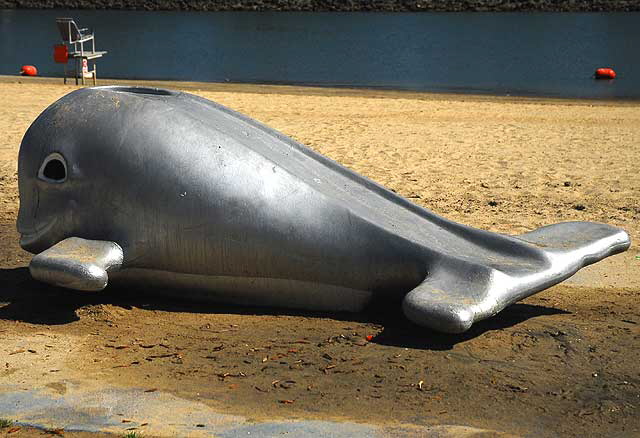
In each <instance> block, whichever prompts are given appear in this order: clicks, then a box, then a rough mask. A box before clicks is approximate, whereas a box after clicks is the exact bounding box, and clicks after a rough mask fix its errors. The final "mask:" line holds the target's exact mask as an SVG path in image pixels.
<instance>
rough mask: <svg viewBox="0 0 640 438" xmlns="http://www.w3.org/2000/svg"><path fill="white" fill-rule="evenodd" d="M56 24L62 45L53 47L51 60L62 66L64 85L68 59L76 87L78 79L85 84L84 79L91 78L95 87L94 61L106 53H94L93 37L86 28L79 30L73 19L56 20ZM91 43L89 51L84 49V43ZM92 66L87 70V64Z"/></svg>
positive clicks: (67, 71)
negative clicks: (70, 60)
mask: <svg viewBox="0 0 640 438" xmlns="http://www.w3.org/2000/svg"><path fill="white" fill-rule="evenodd" d="M56 24H57V25H58V30H59V31H60V36H61V37H62V44H56V45H55V46H53V60H54V61H55V62H57V63H60V64H64V83H65V84H66V83H67V76H68V73H69V70H67V63H68V62H69V59H73V60H74V62H75V68H74V69H73V73H74V77H75V79H76V85H78V79H81V80H82V85H84V84H85V79H91V78H93V85H96V60H97V59H98V58H101V57H102V56H104V55H105V54H106V53H107V52H106V51H96V40H95V35H94V33H93V32H91V31H90V30H89V29H88V28H84V29H81V28H79V27H78V25H77V24H76V22H75V21H74V20H73V18H56ZM89 42H91V50H89V48H87V49H85V43H87V44H88V43H89ZM90 61H91V63H92V64H93V68H92V69H89V62H90Z"/></svg>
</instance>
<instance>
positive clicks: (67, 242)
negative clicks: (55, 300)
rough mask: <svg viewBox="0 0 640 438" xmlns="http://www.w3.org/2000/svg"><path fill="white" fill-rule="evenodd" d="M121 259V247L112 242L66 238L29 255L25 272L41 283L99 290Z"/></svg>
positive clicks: (105, 283) (102, 287) (119, 264)
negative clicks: (33, 255) (30, 257)
mask: <svg viewBox="0 0 640 438" xmlns="http://www.w3.org/2000/svg"><path fill="white" fill-rule="evenodd" d="M122 261H123V252H122V248H120V246H119V245H118V244H117V243H115V242H108V241H103V240H86V239H81V238H79V237H69V238H67V239H64V240H63V241H61V242H59V243H57V244H56V245H53V246H52V247H51V248H49V249H47V250H45V251H43V252H41V253H40V254H38V255H36V256H35V257H33V259H32V260H31V263H30V264H29V271H30V272H31V275H32V276H33V278H35V279H36V280H39V281H42V282H45V283H50V284H54V285H56V286H61V287H65V288H68V289H77V290H84V291H99V290H102V289H104V288H105V287H107V283H108V281H109V276H108V274H107V273H108V272H110V271H115V270H118V269H120V267H121V266H122Z"/></svg>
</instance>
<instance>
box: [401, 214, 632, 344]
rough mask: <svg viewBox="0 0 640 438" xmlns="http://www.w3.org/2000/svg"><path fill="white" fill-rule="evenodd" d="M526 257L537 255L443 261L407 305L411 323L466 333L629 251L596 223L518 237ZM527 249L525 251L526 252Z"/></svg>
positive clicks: (616, 234) (614, 232)
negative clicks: (586, 268) (516, 304)
mask: <svg viewBox="0 0 640 438" xmlns="http://www.w3.org/2000/svg"><path fill="white" fill-rule="evenodd" d="M515 239H517V240H520V241H521V242H522V245H523V253H530V252H531V249H532V248H533V249H535V250H536V251H539V252H540V254H541V255H542V256H543V257H542V258H543V259H545V260H546V262H545V263H542V264H541V263H540V262H539V260H540V259H539V258H537V259H536V260H531V263H527V260H526V259H522V258H518V259H517V260H515V259H514V261H513V263H512V264H510V263H505V262H504V260H503V261H501V263H500V264H499V265H497V264H492V263H491V259H490V258H487V257H484V258H480V257H478V258H476V259H474V258H469V257H466V258H458V257H451V256H445V257H443V258H442V259H440V260H439V261H438V262H437V263H436V264H435V265H434V266H432V267H431V269H430V271H429V274H428V275H427V278H426V279H425V280H424V281H423V282H422V283H421V284H420V285H418V287H416V288H415V289H413V290H412V291H411V292H409V293H408V294H407V295H406V296H405V298H404V300H403V311H404V313H405V315H406V316H407V318H409V319H410V320H411V321H413V322H415V323H417V324H418V325H422V326H426V327H429V328H432V329H435V330H438V331H442V332H448V333H462V332H464V331H467V330H468V329H469V328H470V327H471V326H472V324H473V323H474V322H476V321H479V320H482V319H485V318H488V317H491V316H493V315H495V314H496V313H498V312H499V311H501V310H502V309H504V308H505V307H506V306H508V305H510V304H512V303H514V302H516V301H519V300H521V299H523V298H525V297H527V296H529V295H532V294H534V293H536V292H539V291H541V290H543V289H546V288H548V287H550V286H553V285H554V284H557V283H559V282H561V281H563V280H565V279H566V278H568V277H570V276H571V275H573V274H574V273H576V272H577V271H578V270H579V269H580V268H582V267H584V266H587V265H589V264H591V263H595V262H597V261H599V260H601V259H603V258H605V257H608V256H610V255H613V254H617V253H619V252H622V251H624V250H626V249H627V248H628V247H629V246H630V239H629V235H628V234H627V233H626V232H624V231H623V230H621V229H619V228H616V227H612V226H609V225H605V224H600V223H593V222H564V223H559V224H554V225H549V226H546V227H542V228H539V229H537V230H534V231H531V232H529V233H525V234H522V235H520V236H517V237H515ZM525 249H526V251H525Z"/></svg>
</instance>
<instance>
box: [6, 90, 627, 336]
mask: <svg viewBox="0 0 640 438" xmlns="http://www.w3.org/2000/svg"><path fill="white" fill-rule="evenodd" d="M18 174H19V189H20V212H19V217H18V223H17V226H18V231H19V232H20V233H21V240H20V244H21V246H22V247H23V248H24V249H25V250H27V251H30V252H33V253H36V254H37V255H36V256H35V257H33V260H32V261H31V264H30V266H29V267H30V272H31V274H32V276H33V277H34V278H35V279H37V280H41V281H44V282H47V283H51V284H54V285H58V286H62V287H66V288H71V289H78V290H88V291H97V290H101V289H103V288H104V287H106V285H107V282H108V281H109V280H114V281H121V282H130V283H131V282H133V283H138V284H144V285H157V286H158V287H159V288H160V289H165V288H169V287H170V288H172V289H176V288H178V289H179V290H180V291H181V293H183V294H185V295H198V296H201V297H206V298H208V299H211V300H222V301H226V302H230V303H240V304H251V305H267V306H286V307H292V308H301V309H312V310H325V311H326V310H349V311H358V310H360V309H362V308H364V307H365V306H366V305H367V304H368V303H369V302H370V301H371V300H373V299H377V298H381V299H385V298H387V299H390V298H391V297H404V298H403V310H404V313H405V315H406V316H407V317H408V318H409V319H410V320H412V321H414V322H415V323H417V324H420V325H423V326H427V327H431V328H433V329H436V330H439V331H443V332H452V333H459V332H463V331H465V330H467V329H469V327H471V325H472V324H473V322H475V321H478V320H481V319H483V318H487V317H490V316H492V315H495V314H496V313H497V312H499V311H500V310H502V309H503V308H504V307H506V306H507V305H509V304H511V303H513V302H515V301H518V300H520V299H522V298H524V297H526V296H528V295H531V294H533V293H535V292H538V291H540V290H542V289H545V288H548V287H550V286H552V285H554V284H556V283H558V282H560V281H562V280H564V279H566V278H567V277H569V276H571V275H572V274H574V273H575V272H576V271H577V270H578V269H580V268H582V267H583V266H585V265H588V264H590V263H594V262H596V261H598V260H600V259H602V258H604V257H607V256H609V255H611V254H614V253H617V252H621V251H624V250H625V249H627V248H628V247H629V245H630V241H629V236H628V235H627V234H626V233H625V232H624V231H622V230H620V229H618V228H614V227H611V226H609V225H605V224H599V223H589V222H566V223H560V224H556V225H550V226H546V227H543V228H540V229H537V230H535V231H532V232H529V233H525V234H522V235H519V236H508V235H502V234H496V233H491V232H487V231H482V230H477V229H474V228H470V227H468V226H465V225H461V224H457V223H454V222H451V221H449V220H446V219H444V218H442V217H440V216H438V215H436V214H434V213H432V212H430V211H428V210H426V209H423V208H421V207H419V206H417V205H414V204H412V203H410V202H409V201H407V200H405V199H403V198H401V197H400V196H398V195H396V194H395V193H393V192H391V191H389V190H387V189H385V188H383V187H382V186H380V185H378V184H376V183H374V182H373V181H371V180H369V179H367V178H365V177H363V176H360V175H358V174H356V173H354V172H353V171H351V170H349V169H346V168H344V167H342V166H341V165H339V164H338V163H336V162H334V161H332V160H330V159H328V158H325V157H324V156H322V155H319V154H317V153H316V152H313V151H312V150H310V149H308V148H306V147H305V146H303V145H301V144H299V143H297V142H295V141H293V140H291V139H290V138H288V137H286V136H284V135H283V134H280V133H278V132H276V131H274V130H272V129H270V128H268V127H266V126H264V125H262V124H260V123H258V122H256V121H254V120H252V119H250V118H248V117H245V116H243V115H240V114H238V113H236V112H234V111H232V110H230V109H228V108H225V107H223V106H220V105H218V104H216V103H213V102H211V101H208V100H206V99H203V98H200V97H197V96H193V95H190V94H186V93H181V92H175V91H168V90H162V89H155V88H142V87H121V86H111V87H95V88H85V89H81V90H77V91H74V92H72V93H70V94H68V95H66V96H64V97H63V98H61V99H60V100H58V101H57V102H55V103H54V104H52V105H51V106H50V107H49V108H47V109H46V110H45V111H44V112H43V113H42V114H41V115H40V116H39V117H38V118H37V119H36V120H35V121H34V122H33V124H32V125H31V127H30V128H29V129H28V131H27V132H26V134H25V136H24V139H23V141H22V144H21V147H20V154H19V164H18Z"/></svg>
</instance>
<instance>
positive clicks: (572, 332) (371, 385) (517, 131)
mask: <svg viewBox="0 0 640 438" xmlns="http://www.w3.org/2000/svg"><path fill="white" fill-rule="evenodd" d="M19 82H20V83H19ZM161 85H162V86H165V87H169V88H177V89H185V90H187V91H189V92H193V93H195V94H198V95H201V96H203V97H206V98H208V99H212V100H215V101H217V102H220V103H222V104H224V105H227V106H229V107H231V108H233V109H235V110H238V111H240V112H242V113H245V114H247V115H249V116H251V117H253V118H256V119H258V120H260V121H262V122H263V123H266V124H267V125H270V126H272V127H274V128H276V129H278V130H280V131H282V132H284V133H285V134H287V135H289V136H291V137H293V138H295V139H296V140H298V141H300V142H302V143H304V144H306V145H308V146H310V147H311V148H313V149H315V150H317V151H319V152H320V153H322V154H325V155H327V156H329V157H331V158H333V159H334V160H337V161H339V162H340V163H342V164H344V165H346V166H347V167H350V168H352V169H354V170H355V171H357V172H359V173H362V174H364V175H367V176H368V177H370V178H372V179H374V180H376V181H377V182H379V183H381V184H383V185H384V186H386V187H388V188H390V189H393V190H394V191H396V192H397V193H399V194H401V195H403V196H405V197H407V198H409V199H411V200H412V201H413V202H415V203H417V204H419V205H422V206H425V207H427V208H429V209H431V210H434V211H436V212H437V213H440V214H442V215H444V216H446V217H447V218H450V219H453V220H456V221H459V222H463V223H465V224H469V225H472V226H475V227H480V228H485V229H489V230H492V231H498V232H506V233H511V234H518V233H522V232H525V231H527V230H530V229H533V228H536V227H539V226H542V225H545V224H549V223H553V222H559V221H566V220H593V221H600V222H606V223H609V224H612V225H617V226H620V227H623V228H624V229H626V230H627V231H628V232H629V233H630V235H631V238H632V240H633V242H634V243H633V246H632V248H631V249H630V250H629V251H628V252H626V253H625V254H623V255H619V256H616V257H614V258H612V259H609V261H606V262H604V263H607V264H606V265H605V264H602V265H601V266H600V268H598V269H596V267H594V269H595V270H593V271H591V272H592V274H589V271H588V272H587V274H583V275H582V276H579V277H577V278H578V280H576V281H574V282H573V283H569V284H562V285H559V286H556V287H553V288H551V289H549V290H547V291H545V292H542V293H540V294H538V295H536V296H534V297H531V298H529V299H527V300H525V301H524V303H523V304H517V305H515V306H512V307H511V308H510V309H507V310H506V311H505V312H503V313H502V314H500V315H498V316H497V317H495V318H493V319H492V320H490V321H487V322H486V323H482V324H479V325H478V326H477V327H476V328H474V329H473V330H472V331H471V332H470V333H468V334H465V335H463V336H457V337H456V336H444V335H438V334H435V333H433V332H429V331H426V330H422V329H417V328H416V327H413V326H411V325H409V324H407V323H405V322H404V321H403V320H402V318H401V317H400V316H398V315H379V314H372V315H317V314H296V313H292V312H284V314H283V315H279V312H278V311H268V312H263V311H258V310H256V309H242V308H230V307H221V306H204V307H203V306H201V305H197V306H192V305H188V304H182V303H176V302H167V301H158V302H155V301H150V300H149V299H148V298H140V297H138V296H131V295H132V294H131V293H130V292H131V291H111V292H105V293H103V294H89V295H79V294H76V293H74V292H66V291H61V290H59V289H55V288H49V287H46V286H41V285H38V284H37V283H35V282H33V281H32V280H30V278H29V275H28V271H27V270H26V269H25V268H24V267H25V266H27V264H28V261H29V259H30V255H29V254H27V253H24V252H23V251H21V250H20V249H19V247H18V245H17V239H18V235H17V233H16V232H15V218H16V214H17V209H18V191H17V180H16V178H17V174H16V159H17V154H18V148H19V144H20V140H21V138H22V135H23V134H24V132H25V130H26V129H27V127H28V126H29V124H30V123H31V122H32V121H33V119H34V118H35V117H36V116H37V115H38V114H39V113H40V112H41V111H42V110H43V109H44V108H45V107H46V106H47V105H49V104H51V103H52V102H53V101H55V100H56V99H57V98H59V97H61V96H63V95H64V94H66V93H68V92H70V91H72V90H73V89H74V88H75V87H73V86H63V85H62V84H60V83H59V82H58V81H52V80H46V79H44V80H38V79H35V80H30V79H21V80H20V81H18V79H16V78H0V92H1V95H2V103H3V105H2V107H1V108H0V128H1V133H0V193H1V197H0V242H1V243H2V246H1V247H0V248H1V249H0V284H1V285H2V286H1V287H0V337H4V338H5V341H3V342H1V343H0V358H2V359H3V360H2V364H1V365H2V370H0V384H9V383H13V382H15V381H18V380H16V379H18V376H20V378H19V381H20V382H22V384H34V385H35V383H33V381H32V380H31V379H34V378H35V377H34V376H36V375H38V376H39V377H38V382H39V383H38V385H45V384H47V385H54V387H56V388H61V386H59V385H64V382H65V379H72V378H74V379H90V380H94V381H96V380H97V381H99V382H102V383H103V384H104V385H128V386H135V387H143V388H150V387H153V388H159V389H161V390H165V391H168V392H171V393H173V394H176V395H179V396H181V397H184V398H198V399H199V400H200V401H202V402H205V403H208V404H210V405H212V406H215V407H218V408H220V409H221V410H222V409H224V410H225V412H230V413H237V414H241V415H248V416H251V417H253V418H257V419H260V418H274V417H275V418H280V417H282V418H285V417H289V416H295V417H299V418H347V419H351V420H355V421H370V422H377V423H388V422H413V423H418V424H462V425H469V426H475V427H483V428H488V429H494V430H500V431H504V432H509V433H518V434H531V435H534V434H535V435H546V436H557V435H558V434H564V435H587V436H592V435H593V436H596V435H609V436H612V435H620V436H622V435H625V436H631V435H633V434H638V433H640V415H639V412H638V409H640V377H639V372H638V370H639V368H638V363H639V362H640V342H639V341H640V325H639V324H640V315H639V311H640V305H639V304H638V297H639V296H640V273H639V271H640V258H637V257H636V255H637V254H638V253H639V251H638V246H637V243H636V242H638V241H639V239H640V220H639V219H640V202H639V200H640V171H639V166H638V160H639V157H640V103H629V102H627V103H620V102H603V101H595V102H589V101H565V100H548V99H546V100H545V99H518V98H501V97H486V96H485V97H483V96H462V95H429V94H418V93H399V92H382V91H352V90H332V89H313V88H296V87H272V86H249V85H216V84H194V83H163V84H161ZM589 275H591V276H589ZM2 303H5V304H4V305H3V304H2ZM3 306H4V307H3ZM43 329H46V330H47V331H46V333H47V334H48V336H49V338H50V339H49V343H48V344H47V345H51V347H47V348H51V349H52V351H53V350H56V349H60V350H63V349H64V348H65V345H66V344H65V343H66V342H70V341H69V340H70V339H73V343H74V345H75V346H76V347H74V348H75V350H74V352H73V354H66V355H63V356H64V357H63V356H60V355H58V356H56V355H50V357H48V356H46V355H44V350H46V348H45V347H42V350H41V349H36V350H37V351H39V352H40V356H37V357H38V359H39V360H41V368H42V370H45V369H46V370H49V369H50V368H51V367H52V366H54V365H53V364H52V363H51V361H54V362H55V361H57V362H56V364H55V367H56V368H59V369H61V370H62V371H61V372H60V373H56V375H55V376H51V375H47V376H46V377H42V376H41V374H38V373H39V372H40V371H42V370H41V369H40V368H37V366H36V369H34V366H33V365H32V366H31V367H30V368H29V367H27V366H26V364H25V363H24V360H25V359H20V356H22V355H21V354H16V355H12V356H8V353H9V352H13V351H16V350H18V349H19V348H23V347H24V342H25V341H24V339H30V338H32V337H33V336H35V335H36V333H39V332H42V331H43ZM369 334H372V335H377V337H376V338H375V339H374V341H373V342H370V343H367V342H363V339H364V337H365V336H366V335H369ZM21 339H22V341H21ZM143 345H144V347H143ZM149 345H152V346H153V347H148V346H149ZM163 345H164V346H163ZM114 346H126V347H128V348H120V349H116V348H114ZM145 347H147V348H145ZM216 348H217V349H216ZM156 350H157V351H159V352H161V353H162V352H164V353H166V352H167V351H168V352H170V353H171V354H175V355H174V356H168V357H165V358H164V359H162V358H155V359H154V358H152V360H144V359H145V357H149V356H154V352H156V353H155V356H162V354H160V353H158V352H157V351H156ZM165 350H166V351H165ZM65 351H66V350H65ZM34 357H35V356H34ZM265 358H266V360H265ZM29 360H30V362H34V361H33V358H31V359H29ZM136 362H137V363H136ZM5 363H6V365H5ZM35 363H36V365H37V364H38V363H39V362H38V361H35ZM123 364H124V365H126V366H122V367H118V368H113V367H114V366H119V365H123ZM331 365H336V366H335V367H331ZM240 372H241V373H242V374H243V375H244V376H246V377H233V376H232V375H237V376H239V374H238V373H240ZM46 373H47V372H46V371H43V372H42V375H44V374H46ZM225 373H231V375H229V376H227V377H221V376H224V374H225ZM287 381H293V382H294V383H286V384H281V383H282V382H287ZM420 381H422V382H423V383H422V385H421V386H422V390H421V388H419V387H418V383H419V382H420ZM273 382H276V383H273ZM55 385H58V386H55ZM196 393H200V395H198V397H196V396H195V394H196ZM282 400H291V401H293V403H282ZM1 414H2V413H1V412H0V417H1V416H2V415H1Z"/></svg>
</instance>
